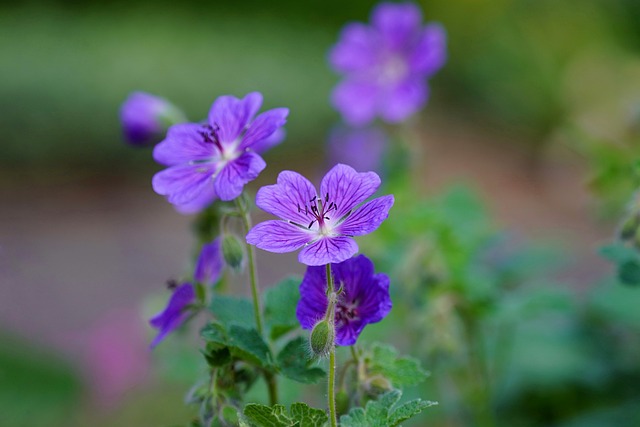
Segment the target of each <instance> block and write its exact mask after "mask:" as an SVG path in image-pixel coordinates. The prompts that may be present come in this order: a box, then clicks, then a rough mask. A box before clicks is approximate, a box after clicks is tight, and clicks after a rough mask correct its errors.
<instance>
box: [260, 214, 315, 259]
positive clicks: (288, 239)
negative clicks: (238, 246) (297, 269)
mask: <svg viewBox="0 0 640 427" xmlns="http://www.w3.org/2000/svg"><path fill="white" fill-rule="evenodd" d="M314 238H316V236H315V233H312V232H311V231H308V230H304V229H302V228H300V227H298V226H295V225H293V224H291V223H288V222H286V221H279V220H271V221H264V222H261V223H260V224H258V225H256V226H255V227H253V228H252V229H251V230H250V231H249V233H248V234H247V243H249V244H250V245H254V246H256V247H258V248H260V249H263V250H265V251H269V252H275V253H285V252H293V251H295V250H296V249H299V248H301V247H302V246H304V245H305V244H307V243H309V242H311V241H312V240H313V239H314Z"/></svg>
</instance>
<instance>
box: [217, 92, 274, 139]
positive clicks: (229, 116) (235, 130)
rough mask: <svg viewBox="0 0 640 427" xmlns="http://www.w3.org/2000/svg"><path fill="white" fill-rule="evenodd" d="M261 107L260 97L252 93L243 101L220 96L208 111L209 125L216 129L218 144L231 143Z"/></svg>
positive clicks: (233, 97) (228, 96) (258, 94)
mask: <svg viewBox="0 0 640 427" xmlns="http://www.w3.org/2000/svg"><path fill="white" fill-rule="evenodd" d="M261 105H262V95H261V94H260V93H258V92H252V93H250V94H248V95H247V96H245V97H244V98H243V99H238V98H236V97H235V96H231V95H225V96H221V97H219V98H218V99H216V101H215V102H214V103H213V105H212V106H211V110H210V111H209V124H210V125H211V126H212V127H213V128H214V129H217V132H218V137H219V138H220V142H221V143H223V144H225V143H232V142H233V141H235V140H236V138H238V136H240V132H242V130H243V129H244V128H245V127H246V126H247V124H248V123H249V122H250V121H251V119H252V118H253V116H254V115H255V114H256V112H257V111H258V110H259V109H260V106H261Z"/></svg>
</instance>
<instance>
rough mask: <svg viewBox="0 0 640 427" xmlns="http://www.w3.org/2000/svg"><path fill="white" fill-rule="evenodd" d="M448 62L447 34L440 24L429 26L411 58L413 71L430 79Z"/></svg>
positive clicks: (421, 35) (423, 31)
mask: <svg viewBox="0 0 640 427" xmlns="http://www.w3.org/2000/svg"><path fill="white" fill-rule="evenodd" d="M446 60H447V33H446V32H445V30H444V28H443V27H442V25H440V24H429V25H427V26H426V27H424V29H423V30H422V33H421V34H420V38H419V40H418V43H417V44H416V46H415V48H414V49H413V52H411V55H410V56H409V64H410V68H411V71H413V72H415V73H420V74H421V75H423V76H425V77H429V76H431V75H433V74H434V73H435V72H436V71H438V70H439V69H440V68H442V66H443V65H444V63H445V62H446Z"/></svg>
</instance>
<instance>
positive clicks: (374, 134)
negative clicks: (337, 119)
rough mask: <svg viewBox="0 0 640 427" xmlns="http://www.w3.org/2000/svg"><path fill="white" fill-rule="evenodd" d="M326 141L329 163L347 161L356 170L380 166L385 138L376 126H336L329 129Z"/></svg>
mask: <svg viewBox="0 0 640 427" xmlns="http://www.w3.org/2000/svg"><path fill="white" fill-rule="evenodd" d="M328 143H329V160H330V162H331V164H336V163H347V164H349V165H351V166H353V168H354V169H355V170H357V171H377V172H379V171H380V169H381V168H382V159H383V156H384V152H385V149H386V146H387V138H386V136H385V134H384V132H382V131H381V130H380V129H378V128H375V127H372V128H359V129H358V128H356V129H353V128H346V127H338V128H336V129H333V130H332V131H331V134H330V135H329V140H328Z"/></svg>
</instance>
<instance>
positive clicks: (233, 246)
mask: <svg viewBox="0 0 640 427" xmlns="http://www.w3.org/2000/svg"><path fill="white" fill-rule="evenodd" d="M222 256H223V257H224V262H225V263H226V264H227V265H228V266H229V267H231V268H232V269H234V270H236V271H240V270H242V269H243V268H244V247H243V245H242V243H240V240H238V238H237V237H236V236H235V235H233V234H225V236H224V238H223V239H222Z"/></svg>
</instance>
